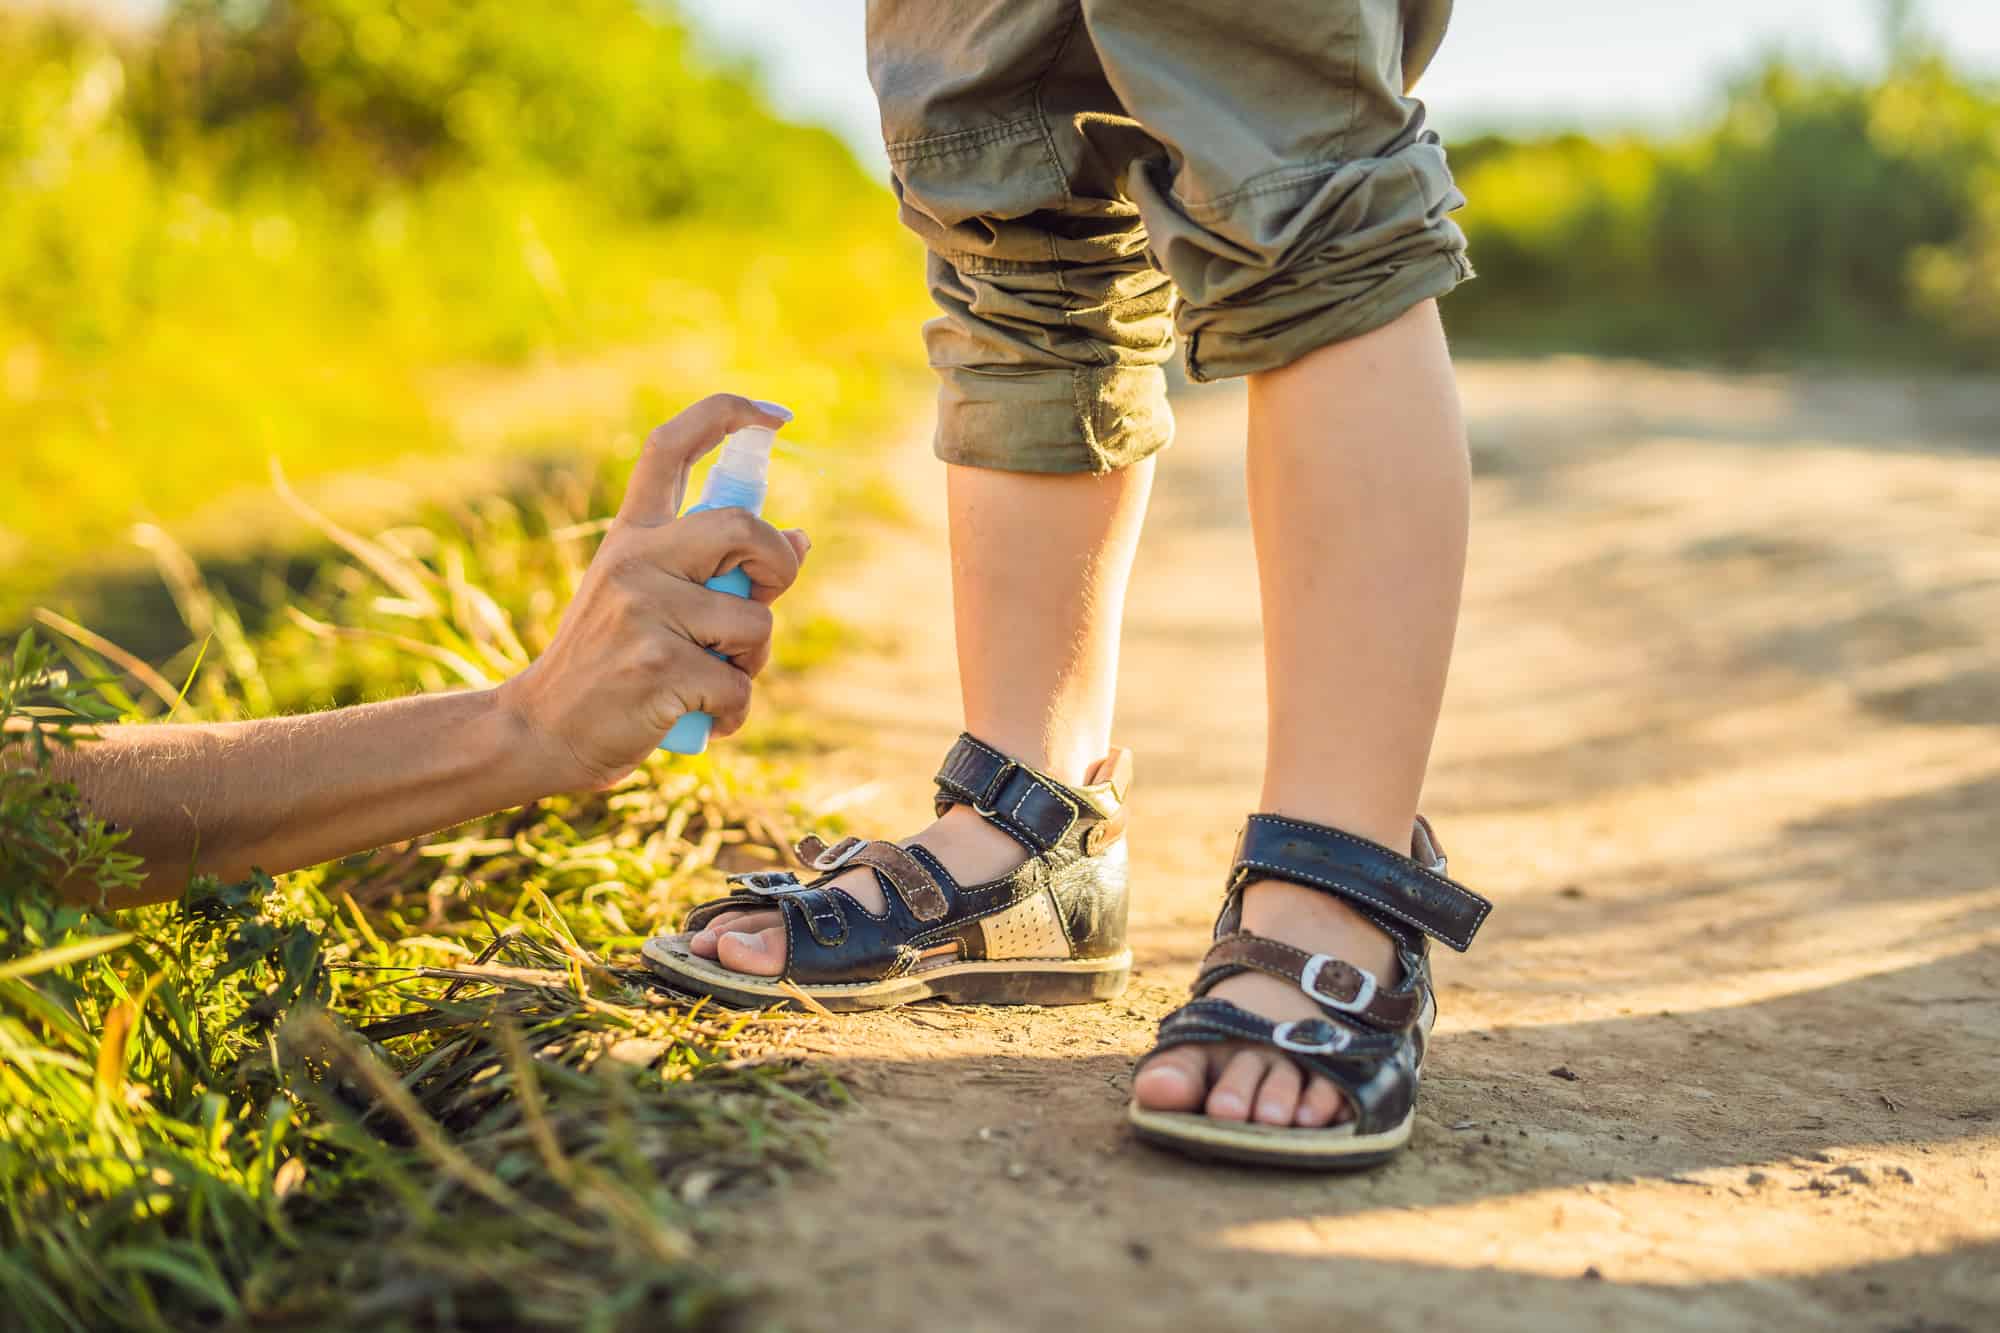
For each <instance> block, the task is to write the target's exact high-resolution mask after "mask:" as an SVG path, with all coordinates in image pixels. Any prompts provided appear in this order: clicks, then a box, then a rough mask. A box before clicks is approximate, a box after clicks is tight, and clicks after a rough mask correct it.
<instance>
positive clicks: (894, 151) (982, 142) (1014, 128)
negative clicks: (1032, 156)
mask: <svg viewBox="0 0 2000 1333" xmlns="http://www.w3.org/2000/svg"><path fill="white" fill-rule="evenodd" d="M1047 133H1048V130H1047V128H1046V127H1045V126H1043V125H1042V123H1041V119H1040V117H1039V116H1023V117H1021V118H1020V119H1018V120H1009V121H1005V122H1003V123H1001V124H999V125H984V126H981V127H980V128H978V129H973V130H954V131H952V132H951V133H949V134H929V135H925V136H924V137H923V138H920V139H898V140H897V141H896V142H895V143H888V144H884V145H882V151H883V152H884V153H886V154H887V155H888V157H889V160H890V161H891V162H893V163H897V164H899V165H900V164H902V163H905V162H920V161H923V160H924V159H926V158H932V157H946V156H948V155H950V154H952V153H961V152H970V151H971V150H973V149H975V148H984V147H985V146H986V145H988V144H994V143H1003V142H1005V141H1007V140H1009V139H1033V138H1037V137H1046V136H1047Z"/></svg>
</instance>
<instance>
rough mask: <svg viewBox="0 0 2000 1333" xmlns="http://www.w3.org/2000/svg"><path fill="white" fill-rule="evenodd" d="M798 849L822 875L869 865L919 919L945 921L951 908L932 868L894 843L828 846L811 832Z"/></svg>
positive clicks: (857, 841)
mask: <svg viewBox="0 0 2000 1333" xmlns="http://www.w3.org/2000/svg"><path fill="white" fill-rule="evenodd" d="M797 851H798V854H799V859H800V860H801V861H803V862H805V863H806V864H807V865H808V866H811V867H812V868H813V869H814V870H817V871H819V872H820V875H821V877H822V878H824V877H826V876H829V875H832V874H835V873H837V872H839V871H842V870H845V869H847V868H848V867H849V866H867V867H868V868H869V869H870V870H873V871H875V872H876V873H877V874H878V875H880V876H881V877H882V878H883V879H884V880H887V881H888V884H889V887H890V888H892V889H894V890H895V892H896V896H897V897H898V898H901V899H902V900H903V906H905V907H907V908H909V909H910V915H911V916H913V917H915V918H916V919H917V920H919V921H923V922H926V923H928V922H932V921H941V920H943V919H944V915H945V913H946V912H948V911H950V910H951V903H950V900H948V899H947V898H946V897H945V892H944V888H943V887H942V886H941V885H940V884H939V883H938V881H937V876H935V875H933V874H932V873H931V870H930V867H929V866H926V865H925V864H924V863H923V862H922V861H919V860H918V859H917V858H916V857H914V856H912V855H910V853H909V852H908V851H906V850H905V849H903V848H902V847H899V846H897V845H896V844H895V843H893V842H882V841H879V840H878V841H875V842H870V841H868V840H867V839H865V838H842V839H841V840H840V841H839V842H837V843H835V844H834V845H833V846H831V847H828V846H827V845H826V843H825V842H824V841H823V840H822V839H820V838H818V837H815V836H814V835H812V834H810V833H808V834H807V835H806V836H805V837H803V838H801V839H799V845H798V848H797ZM815 937H817V932H815Z"/></svg>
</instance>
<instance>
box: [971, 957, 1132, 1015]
mask: <svg viewBox="0 0 2000 1333" xmlns="http://www.w3.org/2000/svg"><path fill="white" fill-rule="evenodd" d="M1106 961H1107V964H1108V965H1107V966H1106V967H1104V968H1103V969H1101V970H1095V971H1081V970H1064V971H1060V972H1057V971H1048V972H1041V971H1029V970H1026V969H1021V970H1012V971H1006V972H966V973H961V974H959V975H958V976H953V977H939V978H938V979H937V980H936V981H934V982H932V983H931V993H932V994H933V995H935V996H936V997H937V998H939V999H941V1000H944V1001H945V1002H947V1003H949V1004H1038V1005H1059V1004H1094V1003H1098V1002H1100V1001H1104V1000H1114V999H1116V998H1118V996H1120V995H1122V994H1124V992H1125V985H1126V983H1127V982H1128V981H1130V980H1131V978H1132V966H1131V961H1130V959H1129V957H1128V958H1121V959H1114V960H1106Z"/></svg>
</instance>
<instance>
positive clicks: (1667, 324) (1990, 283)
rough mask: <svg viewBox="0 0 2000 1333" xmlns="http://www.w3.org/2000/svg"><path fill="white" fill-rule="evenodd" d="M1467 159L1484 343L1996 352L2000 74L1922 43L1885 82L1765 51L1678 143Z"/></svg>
mask: <svg viewBox="0 0 2000 1333" xmlns="http://www.w3.org/2000/svg"><path fill="white" fill-rule="evenodd" d="M1452 157H1453V165H1454V169H1455V170H1456V172H1457V174H1458V177H1459V181H1460V184H1461V186H1462V187H1463V189H1464V191H1465V193H1466V195H1467V197H1468V198H1469V199H1470V200H1471V203H1470V205H1469V206H1468V207H1467V208H1466V210H1465V212H1464V214H1463V215H1462V220H1463V222H1464V225H1465V227H1466V230H1467V232H1468V234H1469V235H1470V237H1471V240H1472V253H1473V260H1474V262H1475V264H1477V266H1478V268H1479V271H1480V279H1479V281H1477V282H1474V283H1471V284H1469V285H1468V286H1466V287H1465V288H1463V289H1462V290H1461V292H1460V293H1458V294H1455V295H1454V296H1453V297H1452V300H1451V303H1450V315H1451V322H1452V328H1453V331H1454V333H1455V334H1456V335H1458V336H1460V337H1461V338H1464V339H1466V340H1469V341H1471V342H1472V343H1473V344H1474V345H1488V346H1499V347H1510V348H1519V347H1524V346H1525V347H1531V348H1562V349H1565V350H1577V351H1590V352H1610V353H1618V354H1628V355H1638V356H1659V357H1671V358H1686V359H1698V360H1708V361H1722V362H1734V363H1782V362H1787V361H1797V360H1802V359H1803V360H1822V359H1853V360H1863V359H1875V360H1888V361H1906V362H1912V363H1923V364H1926V365H1930V366H1935V367H1940V368H1988V369H1991V368H1996V367H2000V87H1996V86H1995V85H1993V84H1991V83H1981V82H1979V81H1977V80H1975V79H1973V78H1971V77H1969V76H1967V75H1966V74H1964V73H1962V72H1961V71H1959V70H1957V69H1955V68H1954V67H1953V66H1952V64H1951V63H1950V62H1949V61H1948V60H1947V59H1946V58H1945V57H1944V56H1943V55H1942V54H1940V53H1938V52H1936V51H1934V50H1927V49H1925V48H1923V47H1922V46H1921V45H1912V46H1910V47H1908V48H1906V49H1904V50H1902V51H1900V52H1899V54H1898V55H1897V56H1896V57H1895V59H1894V60H1893V61H1892V62H1891V63H1890V67H1889V68H1888V70H1887V71H1886V72H1885V73H1884V74H1882V75H1881V76H1879V77H1875V78H1864V77H1862V76H1859V75H1856V74H1852V73H1848V72H1842V71H1836V70H1827V69H1813V68H1809V67H1805V66H1801V65H1798V64H1796V63H1793V62H1790V61H1787V60H1784V59H1780V58H1776V57H1774V58H1771V59H1768V60H1766V61H1765V62H1764V63H1762V64H1761V65H1760V66H1758V67H1757V68H1756V69H1755V70H1753V71H1751V72H1750V73H1748V74H1746V75H1745V76H1743V77H1741V78H1739V79H1737V80H1735V81H1733V82H1732V83H1731V84H1730V85H1729V87H1728V89H1727V96H1726V100H1725V104H1724V106H1723V109H1722V111H1721V113H1720V114H1719V116H1718V117H1717V118H1716V119H1715V120H1714V121H1713V123H1710V124H1707V125H1705V126H1703V127H1701V128H1700V129H1698V130H1696V131H1694V132H1693V133H1690V134H1687V135H1685V136H1682V137H1680V138H1675V139H1659V138H1649V137H1646V136H1641V135H1619V136H1614V137H1607V138H1587V137H1584V136H1582V135H1575V134H1566V135H1556V136H1550V137H1544V138H1536V139H1513V138H1507V137H1504V136H1491V135H1490V136H1485V137H1479V138H1473V139H1469V140H1464V141H1461V142H1459V143H1456V144H1454V145H1453V148H1452Z"/></svg>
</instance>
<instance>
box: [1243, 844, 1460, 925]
mask: <svg viewBox="0 0 2000 1333" xmlns="http://www.w3.org/2000/svg"><path fill="white" fill-rule="evenodd" d="M1250 818H1252V819H1257V820H1263V821H1265V822H1266V823H1271V824H1277V825H1279V826H1280V827H1283V828H1289V829H1297V830H1298V831H1299V832H1301V833H1312V834H1325V835H1328V836H1330V837H1333V838H1336V839H1338V840H1339V841H1341V842H1345V843H1350V844H1352V845H1353V846H1356V847H1359V848H1361V849H1362V850H1363V851H1383V852H1388V853H1389V854H1390V855H1391V856H1395V855H1397V852H1396V851H1395V849H1394V848H1390V847H1384V846H1382V845H1381V844H1379V843H1373V842H1370V841H1368V839H1366V838H1357V837H1355V836H1354V835H1353V834H1352V833H1343V832H1341V831H1340V830H1339V829H1337V828H1329V827H1327V826H1326V825H1324V824H1307V823H1303V822H1301V821H1299V820H1296V819H1287V818H1285V817H1284V816H1283V815H1263V814H1258V815H1252V816H1250ZM1402 859H1403V860H1405V861H1408V862H1409V863H1410V864H1411V865H1412V866H1413V867H1415V868H1416V872H1417V873H1418V874H1419V875H1422V876H1423V877H1424V878H1425V879H1428V880H1430V881H1431V882H1432V883H1433V884H1435V885H1436V886H1437V887H1439V888H1441V889H1443V890H1445V891H1446V892H1447V893H1449V894H1453V895H1456V896H1459V897H1462V898H1465V899H1467V900H1469V901H1470V902H1471V903H1472V905H1473V918H1472V924H1471V926H1470V928H1468V929H1467V930H1466V932H1465V943H1464V945H1462V946H1460V947H1462V948H1470V947H1471V945H1472V937H1473V936H1474V935H1476V934H1477V933H1478V932H1479V927H1480V926H1482V925H1484V924H1485V922H1486V917H1487V914H1488V913H1490V912H1492V910H1493V904H1492V903H1491V902H1490V901H1488V900H1487V899H1486V898H1485V897H1483V896H1481V895H1480V894H1477V893H1474V892H1473V891H1472V890H1471V889H1468V888H1466V887H1465V886H1464V885H1463V884H1460V883H1458V882H1457V881H1455V880H1450V879H1446V878H1445V877H1444V876H1443V875H1440V874H1438V873H1437V872H1436V871H1434V870H1431V869H1430V868H1428V867H1427V866H1425V865H1424V863H1423V862H1421V861H1418V860H1415V859H1413V858H1411V857H1407V856H1405V857H1403V858H1402ZM1239 864H1243V865H1256V866H1257V867H1258V868H1259V869H1263V870H1274V869H1276V868H1275V867H1273V866H1268V865H1264V864H1262V863H1261V862H1254V861H1246V862H1240V863H1239ZM1279 873H1281V874H1285V875H1289V874H1290V873H1291V872H1290V871H1280V872H1279ZM1313 882H1314V883H1317V884H1320V885H1321V887H1323V888H1333V887H1335V886H1334V885H1332V884H1328V883H1326V882H1325V881H1324V880H1323V879H1320V878H1317V877H1314V878H1313ZM1372 905H1375V904H1373V903H1372V902H1371V906H1372ZM1384 910H1385V911H1389V914H1390V915H1391V916H1394V917H1397V918H1399V919H1401V920H1403V921H1408V922H1409V924H1411V925H1413V926H1416V927H1417V929H1419V930H1427V929H1429V927H1426V926H1424V925H1422V924H1420V923H1418V922H1416V921H1413V920H1411V919H1410V918H1409V917H1408V916H1405V915H1404V914H1403V913H1401V912H1397V911H1394V910H1391V909H1387V908H1385V909H1384ZM1439 937H1440V938H1441V939H1444V940H1446V941H1447V942H1448V943H1452V944H1457V943H1458V941H1457V940H1455V939H1452V937H1450V936H1448V935H1444V934H1442V932H1440V936H1439Z"/></svg>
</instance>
